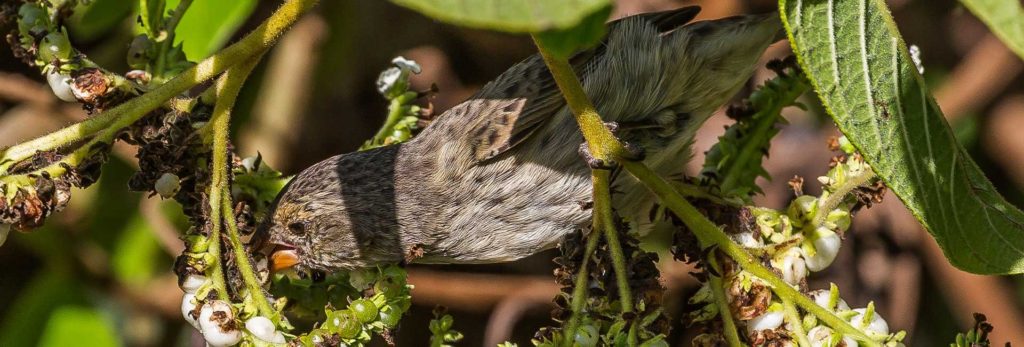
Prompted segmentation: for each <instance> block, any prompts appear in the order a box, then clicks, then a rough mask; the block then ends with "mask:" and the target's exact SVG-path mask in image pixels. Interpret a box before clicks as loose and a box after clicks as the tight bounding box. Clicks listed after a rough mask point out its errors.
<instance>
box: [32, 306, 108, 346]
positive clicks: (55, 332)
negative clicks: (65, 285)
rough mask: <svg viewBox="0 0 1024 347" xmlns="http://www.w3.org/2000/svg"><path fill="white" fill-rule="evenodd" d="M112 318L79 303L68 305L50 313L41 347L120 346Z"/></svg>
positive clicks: (40, 343)
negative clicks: (112, 324)
mask: <svg viewBox="0 0 1024 347" xmlns="http://www.w3.org/2000/svg"><path fill="white" fill-rule="evenodd" d="M120 345H121V343H120V342H118V338H117V333H116V332H115V330H114V328H113V327H112V326H111V323H110V321H109V320H108V319H107V318H106V317H104V316H103V315H102V314H101V313H100V312H98V311H96V310H94V309H90V308H86V307H78V306H65V307H62V308H60V309H57V310H56V311H54V312H53V313H52V314H51V315H50V319H49V320H48V321H47V322H46V327H45V328H44V329H43V335H42V338H41V341H39V346H40V347H61V346H95V347H106V346H111V347H113V346H120Z"/></svg>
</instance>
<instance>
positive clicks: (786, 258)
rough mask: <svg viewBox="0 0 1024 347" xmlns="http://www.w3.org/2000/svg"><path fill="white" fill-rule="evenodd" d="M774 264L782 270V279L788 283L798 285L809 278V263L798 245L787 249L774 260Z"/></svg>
mask: <svg viewBox="0 0 1024 347" xmlns="http://www.w3.org/2000/svg"><path fill="white" fill-rule="evenodd" d="M772 266H773V267H775V268H776V269H779V271H782V279H783V280H784V281H786V283H789V284H792V285H798V284H800V282H801V281H803V280H804V278H807V265H806V262H805V261H804V257H803V253H802V252H801V251H800V249H799V248H797V247H792V248H790V249H787V250H786V251H785V252H784V253H782V255H781V256H776V257H775V259H773V260H772Z"/></svg>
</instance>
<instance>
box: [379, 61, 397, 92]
mask: <svg viewBox="0 0 1024 347" xmlns="http://www.w3.org/2000/svg"><path fill="white" fill-rule="evenodd" d="M399 78H402V70H401V69H399V68H397V67H391V68H388V69H387V70H384V72H381V73H380V76H377V91H378V92H380V93H381V94H384V95H388V92H390V91H391V89H393V88H395V84H397V83H398V79H399Z"/></svg>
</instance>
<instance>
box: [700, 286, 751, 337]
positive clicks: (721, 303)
mask: <svg viewBox="0 0 1024 347" xmlns="http://www.w3.org/2000/svg"><path fill="white" fill-rule="evenodd" d="M708 280H709V281H710V282H711V283H709V284H708V285H710V286H711V293H712V294H714V296H715V304H716V305H717V306H718V315H719V316H720V317H722V325H723V327H722V330H724V331H725V341H727V342H729V346H743V343H741V342H740V334H739V331H738V330H737V329H736V321H735V320H734V319H733V318H732V310H730V309H729V298H727V297H726V296H725V285H724V284H723V283H722V278H721V277H718V276H710V278H709V279H708Z"/></svg>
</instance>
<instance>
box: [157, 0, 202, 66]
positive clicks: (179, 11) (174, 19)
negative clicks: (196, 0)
mask: <svg viewBox="0 0 1024 347" xmlns="http://www.w3.org/2000/svg"><path fill="white" fill-rule="evenodd" d="M191 5H192V0H181V2H179V3H178V7H175V8H174V13H173V14H171V18H170V19H169V20H168V21H167V23H166V24H165V25H164V28H163V31H164V32H165V33H166V34H165V35H166V37H165V38H164V41H163V42H161V43H160V52H159V53H157V54H158V55H157V56H156V66H155V67H154V68H153V76H163V74H164V68H166V67H167V51H169V50H170V49H171V47H173V46H174V30H175V29H176V28H177V27H178V22H180V21H181V17H182V16H184V15H185V11H188V7H189V6H191Z"/></svg>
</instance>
